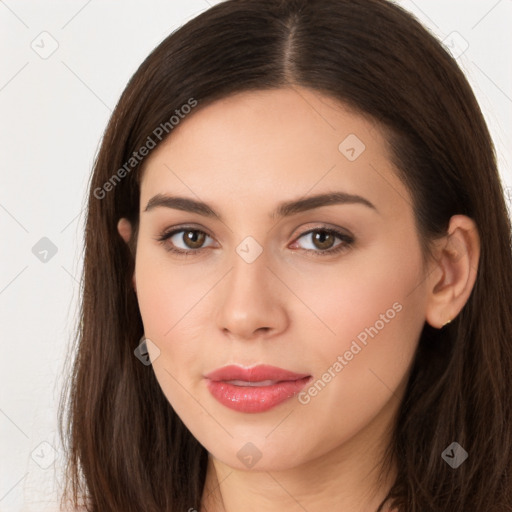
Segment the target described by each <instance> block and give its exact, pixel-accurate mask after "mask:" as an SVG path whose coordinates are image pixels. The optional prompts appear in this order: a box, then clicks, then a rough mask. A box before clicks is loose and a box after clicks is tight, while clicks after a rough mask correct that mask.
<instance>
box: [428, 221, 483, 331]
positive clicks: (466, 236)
mask: <svg viewBox="0 0 512 512" xmlns="http://www.w3.org/2000/svg"><path fill="white" fill-rule="evenodd" d="M479 258H480V237H479V235H478V229H477V227H476V224H475V222H474V221H473V220H472V219H471V218H469V217H467V216H465V215H454V216H453V217H452V218H451V219H450V225H449V228H448V235H447V236H446V237H444V239H443V240H442V241H441V242H440V243H439V248H438V249H437V254H436V258H435V260H436V261H435V266H436V267H437V268H435V269H434V271H432V272H430V273H429V277H428V278H427V284H428V290H427V293H428V297H427V309H426V320H427V322H428V323H429V324H430V325H431V326H432V327H436V328H437V329H441V328H442V327H443V326H444V325H446V324H448V323H450V322H451V321H452V320H453V319H454V318H455V317H456V316H457V315H458V314H459V312H460V311H461V310H462V308H463V307H464V305H465V304H466V302H467V300H468V298H469V296H470V295H471V291H472V289H473V286H474V284H475V281H476V276H477V271H478V261H479ZM436 270H437V271H436ZM439 275H441V277H439Z"/></svg>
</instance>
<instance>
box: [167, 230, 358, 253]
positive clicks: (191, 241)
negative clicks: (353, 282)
mask: <svg viewBox="0 0 512 512" xmlns="http://www.w3.org/2000/svg"><path fill="white" fill-rule="evenodd" d="M305 237H308V238H309V241H310V246H312V248H307V247H306V248H304V247H299V249H301V250H303V251H306V252H308V253H312V254H314V255H315V256H324V255H333V254H337V253H339V252H341V251H343V250H347V249H348V248H349V247H350V246H351V245H352V244H353V243H354V241H355V240H354V238H352V237H351V236H349V235H347V234H345V233H342V232H340V231H338V230H336V229H332V228H315V229H311V230H309V231H307V232H305V233H303V234H302V235H300V236H299V237H298V238H296V241H295V242H294V244H296V243H297V241H298V240H300V239H301V238H305ZM207 238H210V239H211V240H213V238H211V237H210V236H209V235H208V234H206V233H205V232H204V231H201V230H200V229H195V228H191V227H185V228H183V227H182V228H179V229H173V230H171V231H167V232H164V233H162V234H161V235H160V236H159V237H158V238H157V241H158V242H160V243H161V244H163V245H164V247H165V249H166V250H167V251H169V252H173V253H175V254H178V255H183V256H186V255H189V254H193V253H196V254H197V253H199V252H201V251H202V250H203V249H206V248H207V247H209V246H203V244H204V243H205V241H206V239H207ZM336 239H338V240H340V242H339V243H337V244H336V243H335V241H336ZM169 242H170V243H169ZM180 243H181V244H182V247H179V244H180Z"/></svg>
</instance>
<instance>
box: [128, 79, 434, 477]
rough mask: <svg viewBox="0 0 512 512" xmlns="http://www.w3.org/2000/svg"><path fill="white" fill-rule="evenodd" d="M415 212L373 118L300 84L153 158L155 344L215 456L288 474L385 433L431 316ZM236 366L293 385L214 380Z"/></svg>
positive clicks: (149, 299)
mask: <svg viewBox="0 0 512 512" xmlns="http://www.w3.org/2000/svg"><path fill="white" fill-rule="evenodd" d="M327 194H338V196H337V198H336V197H335V198H334V199H332V200H331V201H328V200H326V198H325V197H324V196H325V195H327ZM345 195H347V196H345ZM349 195H350V196H349ZM351 196H358V198H351ZM176 197H180V198H183V200H181V202H177V201H176V199H174V200H171V198H176ZM315 197H318V199H317V200H314V199H313V198H315ZM166 198H167V199H166ZM347 198H348V199H347ZM411 202H412V200H411V197H410V195H409V193H408V192H407V190H406V188H405V187H404V185H403V184H402V183H401V182H400V181H399V179H398V178H397V176H396V175H395V171H394V169H393V167H392V165H391V163H390V160H389V155H388V153H387V149H386V147H385V144H384V140H383V138H382V135H381V133H380V132H379V129H378V128H377V126H375V125H373V124H371V123H370V122H369V121H368V120H366V119H364V118H362V117H360V116H359V115H356V114H354V113H351V112H349V111H348V110H345V109H344V108H343V107H342V106H341V105H339V104H338V103H336V102H335V101H334V100H332V99H331V98H329V97H327V96H323V95H321V94H320V93H317V92H314V91H311V90H308V89H304V88H297V89H288V88H286V89H284V88H283V89H279V90H272V91H257V92H248V93H240V94H237V95H235V96H231V97H229V98H227V99H224V100H221V101H217V102H215V103H213V104H211V105H209V106H207V107H205V108H203V109H202V110H197V111H195V112H193V113H191V114H190V115H189V117H188V118H187V117H186V118H185V119H184V120H182V121H181V123H180V124H179V125H178V126H177V127H175V128H174V130H173V132H172V134H171V137H170V138H169V139H168V140H167V141H165V143H163V144H162V145H161V146H159V147H158V148H156V149H155V150H154V151H153V152H152V153H151V154H150V155H149V157H148V159H147V161H146V164H145V170H144V174H143V179H142V182H141V211H140V226H139V232H138V241H137V253H136V266H135V282H136V289H137V296H138V301H139V306H140V311H141V315H142V319H143V323H144V329H145V336H146V338H147V339H149V340H151V343H148V349H149V352H150V355H151V357H152V359H153V369H154V371H155V374H156V377H157V379H158V382H159V384H160V386H161V388H162V391H163V393H164V394H165V396H166V397H167V399H168V400H169V402H170V404H171V405H172V406H173V408H174V409H175V411H176V412H177V414H178V415H179V416H180V418H181V419H182V420H183V422H184V423H185V425H186V426H187V427H188V428H189V429H190V431H191V432H192V434H193V435H194V436H195V437H196V438H197V439H198V441H199V442H200V443H201V444H202V445H204V447H205V448H206V449H207V450H208V451H209V452H210V453H211V454H212V455H213V456H214V457H215V458H216V459H218V460H220V461H222V462H224V463H225V464H228V465H229V466H231V467H236V468H240V469H246V468H251V467H252V466H253V465H256V464H257V465H256V468H258V469H266V470H269V469H273V470H278V469H286V468H291V467H296V466H298V465H300V464H302V463H305V462H308V461H312V460H313V459H315V458H317V457H319V456H322V455H325V454H328V453H336V452H339V451H343V450H349V447H350V446H354V443H356V442H360V443H362V442H363V441H364V443H365V445H366V446H367V447H368V449H370V447H371V446H372V444H371V443H373V442H375V439H376V438H378V437H379V436H380V435H381V434H382V433H383V432H384V429H385V428H386V426H387V425H389V424H390V422H391V421H392V419H393V414H394V413H395V412H396V409H397V407H398V405H399V403H400V399H401V397H402V393H403V390H404V384H405V380H406V377H407V373H408V370H409V369H410V365H411V362H412V358H413V355H414V352H415V349H416V347H417V342H418V339H419V335H420V333H421V330H422V328H423V325H424V321H425V296H426V287H425V282H424V280H423V278H422V276H423V267H422V259H421V252H420V244H419V239H418V235H417V232H416V228H415V223H414V217H413V207H412V204H411ZM203 203H204V204H203ZM148 205H149V206H148ZM194 205H195V206H194ZM205 205H208V206H205ZM192 206H193V207H192ZM211 212H214V213H211ZM180 230H181V231H180ZM326 230H327V231H326ZM172 231H174V234H172V233H171V232H172ZM166 234H170V236H168V237H167V239H166V240H165V241H159V240H158V239H159V238H160V237H163V236H165V235H166ZM171 249H175V250H176V251H180V250H182V251H185V250H188V251H189V254H187V255H183V254H180V253H178V252H172V251H171ZM227 365H235V366H239V367H241V368H242V369H244V368H245V369H247V368H250V367H253V366H256V365H271V366H273V367H278V368H281V369H284V370H287V371H289V372H293V374H298V375H286V374H285V375H283V374H279V373H276V371H275V370H274V371H270V372H267V373H265V372H264V371H263V372H260V373H258V372H254V373H252V374H251V373H250V372H247V371H246V372H245V373H243V372H242V373H240V374H236V373H235V374H225V375H220V376H218V377H217V378H218V379H220V380H218V381H217V382H213V380H212V379H208V378H207V377H206V376H207V375H208V374H210V373H211V372H213V371H214V370H217V369H219V368H222V367H225V366H227ZM301 376H305V377H304V378H302V379H299V377H301ZM214 380H215V379H214ZM282 380H285V381H286V382H281V383H277V382H278V381H282ZM227 381H231V382H230V383H228V382H227ZM249 381H250V383H249ZM371 440H374V441H371Z"/></svg>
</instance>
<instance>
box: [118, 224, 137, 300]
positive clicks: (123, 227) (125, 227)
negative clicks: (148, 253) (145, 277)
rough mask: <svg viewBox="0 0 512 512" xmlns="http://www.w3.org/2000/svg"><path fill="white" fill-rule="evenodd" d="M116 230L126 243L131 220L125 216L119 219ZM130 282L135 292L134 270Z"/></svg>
mask: <svg viewBox="0 0 512 512" xmlns="http://www.w3.org/2000/svg"><path fill="white" fill-rule="evenodd" d="M117 231H118V232H119V234H120V235H121V238H122V239H123V240H124V241H125V242H126V243H127V244H128V243H129V242H130V240H131V238H132V225H131V222H130V221H129V220H128V219H126V218H124V217H123V218H121V219H119V222H118V223H117ZM132 284H133V289H134V290H135V293H137V285H136V282H135V272H134V273H133V276H132Z"/></svg>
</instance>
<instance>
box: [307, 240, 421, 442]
mask: <svg viewBox="0 0 512 512" xmlns="http://www.w3.org/2000/svg"><path fill="white" fill-rule="evenodd" d="M400 247H401V246H400V245H398V244H395V245H393V244H390V245H389V246H386V248H383V249H382V250H380V251H375V253H374V254H375V255H377V254H378V258H377V257H376V258H375V260H374V261H370V260H369V259H365V260H364V261H362V260H361V261H358V262H357V264H354V265H351V271H350V273H348V272H344V271H340V273H339V274H337V276H336V277H334V276H331V279H330V280H329V281H327V280H326V279H319V280H317V281H316V282H317V283H322V284H321V286H317V292H318V293H316V294H312V293H309V297H311V301H310V305H311V309H312V310H314V311H315V312H318V316H319V317H321V318H322V320H323V322H324V324H326V325H327V326H328V327H329V330H328V329H323V330H322V332H323V333H324V334H323V335H322V339H321V340H318V343H315V344H312V345H310V347H309V350H310V355H311V360H312V361H314V363H313V364H314V370H315V371H316V374H315V378H316V380H315V381H314V382H313V383H312V385H311V386H310V387H309V388H306V389H305V390H304V391H305V394H303V395H302V398H301V401H302V402H301V403H303V404H304V406H305V407H306V408H310V411H311V412H310V414H313V412H314V415H315V418H317V420H318V421H319V422H325V423H326V424H329V425H330V427H329V428H330V429H332V431H333V432H335V431H336V432H344V434H346V435H347V436H350V435H351V433H352V434H353V433H355V432H357V431H358V430H360V429H361V428H362V427H363V426H364V425H365V424H367V423H368V422H369V421H371V419H372V418H373V417H374V416H375V415H376V414H378V413H379V411H380V410H381V409H382V408H383V407H385V405H386V403H388V401H389V400H392V401H394V400H395V398H397V399H398V391H397V390H398V389H399V388H400V385H401V384H402V383H403V381H404V379H405V378H406V376H407V372H408V370H409V368H410V364H411V362H412V359H413V357H414V353H415V351H416V347H417V341H418V340H419V336H420V333H421V329H422V328H423V325H424V317H423V314H422V307H423V299H422V296H421V288H420V287H419V286H418V285H419V284H420V283H421V277H420V276H421V255H420V253H419V250H417V248H416V247H408V249H407V251H402V250H400V249H399V248H400ZM347 266H348V262H347ZM355 267H358V268H357V269H356V268H355ZM342 268H343V267H340V269H342ZM302 286H303V288H302V290H301V291H302V293H303V294H307V289H308V288H310V289H312V288H311V286H312V282H308V281H303V284H302ZM331 331H333V332H331ZM312 339H313V338H312ZM394 397H395V398H394ZM397 403H398V401H397ZM333 435H334V434H333Z"/></svg>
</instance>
